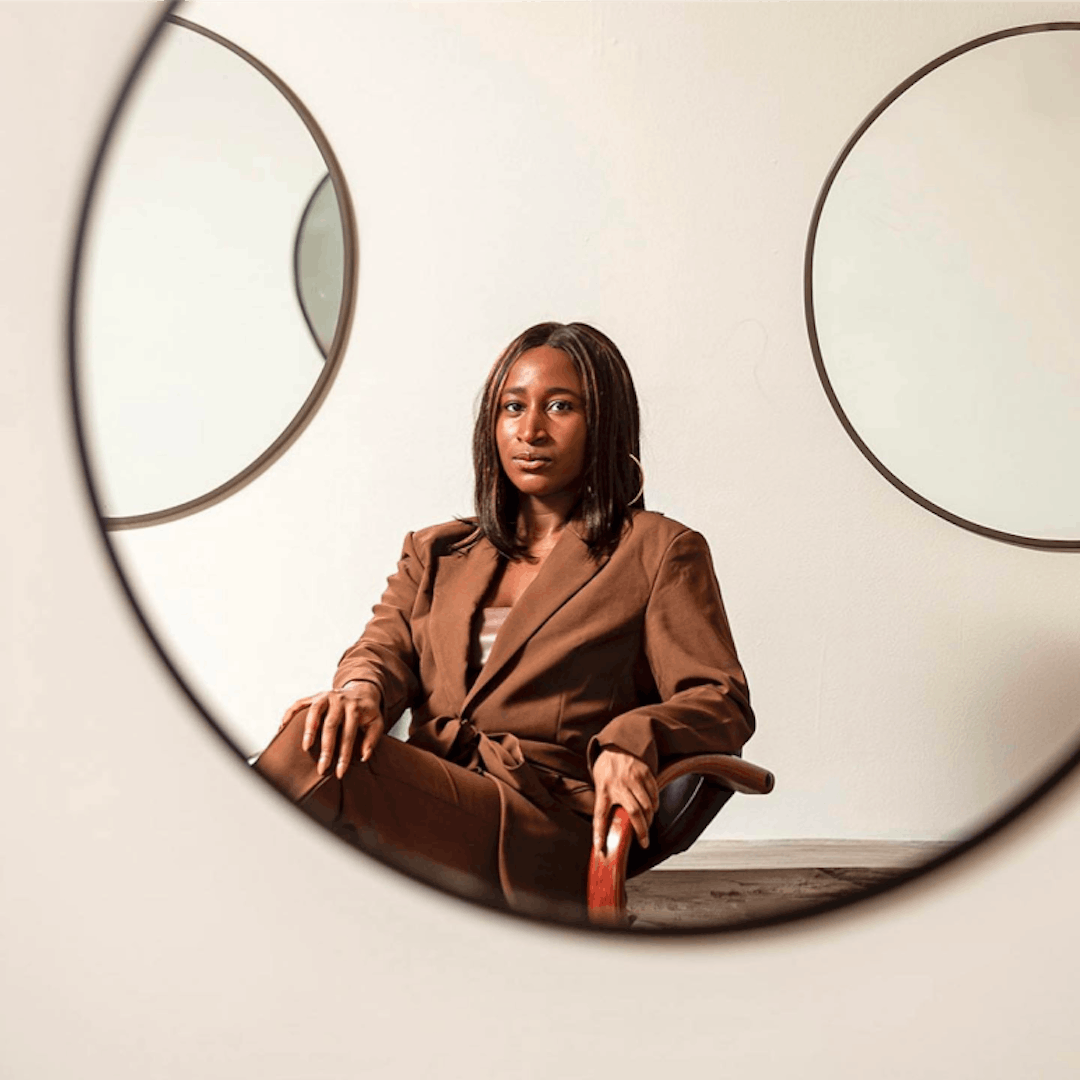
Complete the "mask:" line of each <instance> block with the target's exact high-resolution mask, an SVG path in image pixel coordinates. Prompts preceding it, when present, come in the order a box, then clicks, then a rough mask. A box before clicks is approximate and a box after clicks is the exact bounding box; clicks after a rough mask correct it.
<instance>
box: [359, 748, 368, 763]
mask: <svg viewBox="0 0 1080 1080" xmlns="http://www.w3.org/2000/svg"><path fill="white" fill-rule="evenodd" d="M369 757H371V751H370V750H365V751H364V752H363V753H362V754H361V755H360V760H361V761H367V759H368V758H369Z"/></svg>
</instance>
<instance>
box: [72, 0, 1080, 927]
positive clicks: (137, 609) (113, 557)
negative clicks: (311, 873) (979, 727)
mask: <svg viewBox="0 0 1080 1080" xmlns="http://www.w3.org/2000/svg"><path fill="white" fill-rule="evenodd" d="M180 3H181V0H167V3H166V5H165V8H164V12H163V14H162V15H161V16H160V17H159V18H158V21H157V22H156V23H155V25H154V27H153V28H152V30H151V32H150V34H149V35H148V36H147V39H146V41H145V43H144V44H143V46H142V47H141V49H140V51H139V53H138V54H137V56H136V58H135V60H134V62H133V65H132V67H131V70H130V72H129V73H128V75H127V77H126V78H125V79H124V80H123V82H122V83H121V86H120V89H119V91H118V93H117V97H116V99H115V101H114V104H113V106H112V109H111V111H110V114H109V116H108V119H107V120H106V122H105V124H104V126H103V128H102V134H101V136H100V139H99V142H98V145H97V148H96V150H95V153H94V157H93V159H92V161H91V164H90V168H89V169H88V171H87V176H86V180H85V188H84V194H83V197H82V200H81V206H80V209H79V214H78V217H77V222H76V231H75V240H74V244H73V245H72V254H71V262H70V269H69V275H68V289H67V326H66V339H67V340H66V344H67V368H68V370H67V376H68V378H67V384H68V400H69V410H70V412H69V416H70V419H71V423H72V431H73V434H74V443H75V450H76V453H77V454H78V458H79V464H80V466H81V469H82V474H83V478H84V481H85V483H86V495H87V499H88V502H89V504H90V505H89V509H90V511H91V516H92V518H93V520H94V523H95V524H96V525H97V530H98V535H99V538H100V540H101V543H102V546H103V547H104V550H105V554H106V557H107V559H108V561H109V563H110V565H111V566H112V569H113V571H114V573H115V575H116V579H117V581H118V583H119V585H120V589H121V591H122V592H123V593H124V595H125V596H126V598H127V601H128V603H129V604H130V607H131V611H132V613H133V615H134V617H135V619H136V621H137V622H138V623H139V625H140V626H141V627H142V630H143V633H144V634H145V635H146V637H147V639H148V641H149V643H150V645H151V647H152V648H153V650H154V651H155V652H156V653H157V656H158V658H159V659H160V660H161V662H162V664H163V665H164V667H165V669H166V670H167V671H168V672H169V674H170V675H171V676H172V678H173V679H174V681H175V682H176V685H177V686H178V687H179V688H180V690H181V692H182V693H183V694H184V696H185V697H186V698H187V700H188V701H189V703H190V704H191V706H192V707H193V708H194V710H195V712H196V713H198V715H199V716H200V717H201V718H202V720H203V721H204V722H205V723H206V725H207V726H208V727H209V728H210V729H211V730H212V731H213V732H214V734H215V735H216V736H217V737H218V738H219V739H220V740H221V742H222V744H223V745H224V747H225V749H226V751H227V752H228V753H229V754H230V756H232V757H233V758H234V760H235V761H236V762H237V763H238V764H239V765H240V766H241V768H242V769H243V771H244V773H245V774H246V775H248V776H257V775H258V774H256V773H254V772H253V770H252V769H251V767H250V765H249V764H248V758H247V755H245V754H244V753H243V752H242V751H241V750H240V748H239V747H238V746H237V745H236V744H235V743H234V742H233V741H232V739H231V737H230V736H229V735H228V733H227V732H226V731H225V729H224V728H223V727H222V726H221V725H220V724H219V723H218V721H217V720H215V719H214V717H213V716H212V715H211V713H210V711H209V709H208V708H207V707H206V705H205V704H204V703H203V701H202V700H201V699H200V697H199V696H198V694H196V692H195V691H194V690H193V689H192V687H191V686H189V685H188V683H187V681H186V680H185V678H184V677H183V676H182V675H181V674H180V672H179V670H178V669H177V668H176V666H175V665H174V664H173V663H172V661H171V660H170V658H169V655H168V653H167V651H166V650H165V648H164V646H163V645H162V643H161V642H160V641H159V640H158V637H157V635H156V634H155V632H154V630H153V628H152V627H151V626H150V623H149V621H148V620H147V618H146V616H145V614H144V613H143V610H142V607H141V606H140V604H139V602H138V600H137V599H136V597H135V594H134V591H133V589H132V587H131V585H130V583H129V582H128V579H127V577H126V575H125V573H124V570H123V567H122V566H121V565H120V560H119V557H118V555H117V553H116V550H115V548H114V547H113V545H112V542H111V540H110V537H109V532H110V529H109V527H108V525H107V521H108V519H107V518H106V517H105V516H104V515H103V514H102V512H101V503H100V499H99V495H98V491H97V488H96V485H95V483H94V479H93V474H92V472H91V470H90V462H89V455H88V453H87V443H86V438H85V432H84V429H83V424H82V418H81V415H80V412H79V408H78V396H77V390H78V378H77V352H78V348H77V346H78V321H77V311H78V294H79V269H80V266H81V264H82V253H83V251H84V249H85V245H86V240H87V233H88V224H89V217H90V209H91V206H92V204H93V195H94V191H95V189H96V186H97V183H98V180H99V178H100V174H101V171H102V167H103V162H104V157H105V150H106V148H107V146H108V143H109V140H110V138H111V136H112V134H113V131H114V129H115V127H116V124H117V122H118V118H119V116H120V113H121V111H122V108H123V105H124V103H125V101H126V100H127V96H128V94H129V93H130V90H131V88H132V86H133V85H134V83H135V82H136V80H137V77H138V75H139V74H140V72H141V71H142V70H143V68H144V66H145V62H146V60H147V57H148V56H149V55H150V53H151V52H152V49H153V46H154V44H155V43H156V41H157V39H158V37H159V35H160V33H161V31H162V28H163V27H164V25H165V24H166V22H167V21H169V15H170V13H171V12H172V10H173V9H174V8H176V7H177V6H179V4H180ZM1078 766H1080V745H1078V746H1077V748H1076V749H1075V750H1074V751H1073V752H1072V753H1071V754H1069V755H1068V756H1067V757H1066V758H1065V759H1064V760H1062V761H1061V762H1060V763H1059V764H1058V765H1057V767H1056V768H1054V769H1053V770H1052V771H1051V772H1050V773H1049V774H1048V775H1047V776H1045V777H1044V778H1043V779H1042V780H1041V781H1040V782H1039V783H1038V784H1036V785H1035V786H1034V787H1033V788H1032V789H1031V790H1029V791H1028V792H1027V793H1026V794H1025V795H1023V796H1021V797H1020V798H1019V799H1018V800H1016V801H1015V802H1014V803H1013V805H1012V806H1010V807H1008V808H1007V809H1006V810H1004V811H1003V812H1002V813H1001V814H999V815H998V816H997V817H995V818H993V819H992V820H991V821H990V822H989V823H988V824H986V825H985V826H984V827H983V828H981V829H979V830H978V831H977V832H975V833H974V834H972V835H971V836H969V837H967V838H965V839H963V840H959V841H957V842H956V843H955V845H954V846H952V847H950V848H949V849H948V850H946V851H944V852H942V853H941V854H939V855H937V856H935V857H934V858H932V859H930V860H928V861H926V862H924V863H922V864H920V865H918V866H914V867H911V868H910V869H909V870H906V871H904V872H902V873H901V874H898V875H897V876H895V877H893V878H891V879H890V880H888V881H886V882H882V883H879V884H876V885H870V886H864V887H863V888H862V889H860V890H859V891H858V892H857V893H853V894H851V895H849V896H846V897H840V898H836V899H832V900H828V901H824V902H822V903H819V904H816V905H812V906H808V907H806V908H803V909H801V910H799V911H798V912H794V913H789V914H780V915H773V916H768V917H758V918H754V919H747V920H746V921H745V922H743V923H741V924H739V925H737V926H716V927H685V928H680V927H673V928H651V927H650V928H645V927H642V928H641V929H638V930H634V929H633V928H622V927H607V926H585V925H581V924H574V923H568V922H564V921H562V920H558V919H555V918H543V917H540V916H536V915H530V916H524V917H523V916H520V915H518V914H516V913H512V912H507V911H504V910H502V909H500V908H496V907H493V906H491V905H489V904H486V903H484V902H483V901H481V900H477V899H475V898H472V897H468V896H463V895H462V894H461V893H458V892H455V891H453V890H451V889H448V888H446V887H445V886H443V885H441V884H440V883H438V882H434V881H430V880H421V879H419V878H417V877H414V876H413V875H411V874H409V873H407V872H406V871H404V870H402V869H400V868H399V867H395V866H393V865H391V864H390V863H388V862H385V861H384V860H383V859H381V858H380V857H379V856H378V855H376V854H374V853H371V852H367V851H365V850H363V849H361V848H357V847H355V846H354V845H351V844H348V842H347V841H345V840H341V842H342V843H344V844H346V845H347V846H348V847H350V848H351V849H352V850H354V851H360V852H361V853H362V854H363V855H365V856H366V857H367V858H369V859H372V860H373V861H375V862H377V863H379V864H380V865H381V866H383V867H385V868H386V869H388V870H390V871H391V872H393V873H395V874H398V875H400V876H401V877H404V878H407V879H408V880H410V881H411V882H412V883H413V884H414V885H415V886H417V887H418V888H422V889H433V890H435V891H436V892H439V893H442V894H443V895H445V896H446V897H448V898H450V899H452V900H454V901H455V902H461V901H464V902H465V903H466V904H471V905H474V906H476V907H479V908H482V909H483V910H484V911H486V912H491V913H493V914H495V915H497V916H504V917H509V918H511V919H513V920H515V921H518V920H521V919H522V918H524V919H525V920H526V921H527V922H529V923H531V924H534V925H540V926H543V927H545V928H546V929H551V930H554V931H561V932H567V933H570V934H587V935H589V936H590V938H591V939H592V940H596V939H597V934H598V932H599V933H600V934H606V935H608V936H609V938H610V937H614V938H617V939H621V940H634V939H636V940H638V941H648V942H655V941H656V940H657V939H660V938H662V939H664V940H665V941H669V942H674V941H676V940H679V939H685V938H693V939H694V940H695V941H698V940H700V939H701V938H703V937H710V938H714V939H716V940H722V939H724V938H726V937H728V936H730V935H733V934H747V933H749V934H756V933H761V934H768V933H770V932H772V931H774V930H776V929H778V928H785V929H787V928H793V929H798V930H805V929H806V928H807V927H808V926H809V927H810V928H812V927H813V926H814V925H816V923H815V922H814V919H815V918H816V917H817V916H822V915H830V914H833V913H835V912H842V911H844V910H845V909H847V908H849V907H851V906H852V905H855V904H861V903H863V902H864V901H868V900H873V899H874V898H876V897H880V896H883V895H886V894H890V893H893V892H894V890H897V889H900V888H902V887H903V886H904V885H906V884H908V883H910V882H912V881H916V880H918V879H920V878H922V877H923V876H924V875H926V874H928V873H930V872H932V871H934V870H936V869H938V868H939V867H942V866H945V865H947V864H949V863H952V862H954V861H955V860H957V859H961V858H962V857H963V856H965V855H966V854H967V853H968V852H970V851H971V850H972V849H974V848H976V847H978V846H979V845H980V844H981V843H982V842H983V841H985V840H988V839H990V838H991V837H993V836H996V835H997V834H999V833H1002V832H1004V831H1005V830H1006V829H1007V828H1008V827H1009V826H1011V825H1012V824H1014V823H1015V822H1016V820H1017V819H1018V818H1020V817H1021V816H1022V815H1023V814H1024V813H1025V812H1026V811H1027V810H1029V809H1030V808H1031V807H1032V806H1033V805H1035V804H1036V803H1037V802H1039V800H1041V799H1042V798H1043V797H1044V796H1045V795H1047V794H1048V793H1049V792H1050V791H1051V790H1052V789H1053V788H1055V787H1056V786H1057V785H1058V784H1059V783H1060V782H1061V781H1062V780H1064V779H1065V778H1066V777H1067V776H1068V775H1070V774H1071V773H1072V772H1073V771H1074V770H1076V769H1077V767H1078ZM259 780H260V782H261V783H262V784H264V785H265V786H266V787H267V788H269V789H270V790H271V791H273V792H274V793H275V794H276V795H277V796H278V797H279V798H281V799H283V800H285V802H287V803H288V805H289V806H291V807H293V808H294V809H296V806H295V803H293V802H292V800H290V799H288V797H287V796H286V795H285V794H284V793H282V792H280V791H278V789H277V788H275V787H274V786H273V785H272V784H271V783H270V782H269V781H268V780H266V779H265V778H262V777H259ZM303 816H304V817H306V818H307V819H308V823H309V825H310V827H312V828H313V829H317V830H318V831H319V833H320V834H321V835H323V836H325V835H326V833H327V830H326V829H325V827H324V826H322V825H319V824H318V823H317V822H315V821H314V819H312V818H310V817H309V816H308V815H306V814H304V815H303Z"/></svg>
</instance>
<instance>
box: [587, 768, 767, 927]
mask: <svg viewBox="0 0 1080 1080" xmlns="http://www.w3.org/2000/svg"><path fill="white" fill-rule="evenodd" d="M690 773H693V774H694V775H696V776H708V777H710V778H711V779H713V780H716V781H718V782H719V783H721V784H723V785H724V786H725V787H729V788H731V789H732V791H739V792H742V793H743V794H746V795H767V794H768V793H769V792H770V791H772V789H773V784H774V783H775V778H774V777H773V774H772V773H771V772H769V770H768V769H763V768H762V767H761V766H760V765H755V764H753V762H750V761H744V760H743V759H742V758H740V757H736V756H735V755H734V754H698V755H697V756H695V757H688V758H683V759H682V760H680V761H676V762H674V763H673V764H671V765H668V766H667V767H666V768H665V769H662V770H661V771H660V775H659V776H658V777H657V778H656V782H657V785H658V786H659V788H660V790H661V791H663V789H664V788H665V787H666V786H667V785H668V784H670V783H671V782H672V781H673V780H678V779H679V778H680V777H682V776H686V775H688V774H690ZM633 840H634V830H633V828H632V827H631V825H630V815H629V814H627V812H626V811H625V810H624V809H623V808H622V807H621V806H617V807H616V808H615V812H614V813H613V814H612V816H611V825H610V827H609V828H608V834H607V843H606V845H605V849H604V851H603V853H600V852H597V851H595V850H594V851H593V853H592V856H591V858H590V860H589V880H588V907H589V921H590V922H591V923H594V924H597V925H602V926H626V925H627V922H628V920H627V915H626V863H627V859H628V858H629V856H630V845H631V844H632V843H633Z"/></svg>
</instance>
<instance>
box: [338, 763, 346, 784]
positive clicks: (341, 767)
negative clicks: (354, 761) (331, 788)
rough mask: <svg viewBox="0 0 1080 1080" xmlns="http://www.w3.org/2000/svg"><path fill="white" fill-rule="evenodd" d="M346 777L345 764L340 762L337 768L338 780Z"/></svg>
mask: <svg viewBox="0 0 1080 1080" xmlns="http://www.w3.org/2000/svg"><path fill="white" fill-rule="evenodd" d="M344 775H345V762H344V761H339V762H338V767H337V778H338V779H339V780H340V779H341V778H342V777H343V776H344Z"/></svg>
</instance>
